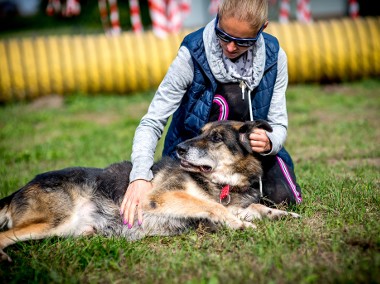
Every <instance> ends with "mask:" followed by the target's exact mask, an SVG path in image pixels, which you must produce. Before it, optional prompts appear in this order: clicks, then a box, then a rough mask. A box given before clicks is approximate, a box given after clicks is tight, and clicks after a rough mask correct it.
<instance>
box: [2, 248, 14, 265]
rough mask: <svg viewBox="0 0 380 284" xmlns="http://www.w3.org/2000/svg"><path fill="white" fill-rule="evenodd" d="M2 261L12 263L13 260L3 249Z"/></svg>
mask: <svg viewBox="0 0 380 284" xmlns="http://www.w3.org/2000/svg"><path fill="white" fill-rule="evenodd" d="M0 261H8V262H12V259H11V258H10V257H9V255H7V254H6V253H5V252H4V251H3V250H2V249H0Z"/></svg>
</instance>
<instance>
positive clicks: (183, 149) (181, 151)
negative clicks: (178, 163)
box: [176, 143, 189, 156]
mask: <svg viewBox="0 0 380 284" xmlns="http://www.w3.org/2000/svg"><path fill="white" fill-rule="evenodd" d="M188 149H189V147H188V146H187V145H186V144H185V143H180V144H178V145H177V147H176V151H177V155H178V156H183V155H185V154H186V152H187V150H188Z"/></svg>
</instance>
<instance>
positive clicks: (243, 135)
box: [239, 120, 273, 153]
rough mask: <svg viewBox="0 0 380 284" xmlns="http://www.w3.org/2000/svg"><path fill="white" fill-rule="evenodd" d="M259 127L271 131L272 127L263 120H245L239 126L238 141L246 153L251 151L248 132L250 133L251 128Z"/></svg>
mask: <svg viewBox="0 0 380 284" xmlns="http://www.w3.org/2000/svg"><path fill="white" fill-rule="evenodd" d="M255 128H261V129H264V130H266V131H268V132H272V131H273V129H272V127H271V126H270V125H269V123H268V122H266V121H265V120H255V121H247V122H245V123H244V124H243V125H242V126H241V127H240V128H239V142H240V144H241V145H242V146H243V148H244V149H246V150H247V151H248V153H252V152H253V151H252V148H251V144H250V142H249V134H251V133H252V131H253V129H255Z"/></svg>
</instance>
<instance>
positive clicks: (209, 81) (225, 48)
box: [120, 0, 301, 228]
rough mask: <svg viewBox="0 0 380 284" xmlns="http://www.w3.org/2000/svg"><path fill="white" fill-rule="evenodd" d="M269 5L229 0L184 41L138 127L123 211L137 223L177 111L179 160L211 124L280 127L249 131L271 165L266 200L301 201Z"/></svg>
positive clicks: (174, 139) (169, 150) (170, 146)
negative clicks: (258, 122) (183, 146)
mask: <svg viewBox="0 0 380 284" xmlns="http://www.w3.org/2000/svg"><path fill="white" fill-rule="evenodd" d="M267 18H268V3H267V1H266V0H224V1H223V2H222V3H221V4H220V6H219V11H218V16H217V17H216V18H215V19H214V20H212V21H211V22H210V23H209V24H207V25H206V26H205V27H204V28H202V29H200V30H198V31H196V32H194V33H191V34H189V35H188V36H187V37H185V39H184V41H183V42H182V44H181V47H180V49H179V51H178V54H177V57H176V58H175V59H174V61H173V63H172V64H171V66H170V68H169V70H168V72H167V74H166V76H165V78H164V79H163V81H162V83H161V84H160V86H159V88H158V90H157V92H156V94H155V96H154V98H153V100H152V102H151V104H150V107H149V109H148V112H147V114H146V115H145V116H144V117H143V118H142V120H141V122H140V125H139V126H138V127H137V129H136V133H135V137H134V142H133V148H132V163H133V169H132V172H131V174H130V185H129V187H128V189H127V191H126V193H125V196H124V199H123V202H122V205H121V210H120V213H121V215H122V216H123V220H124V224H126V225H128V227H129V228H131V227H132V226H133V222H134V216H135V212H136V210H137V213H138V214H137V215H138V223H139V224H141V222H142V221H143V220H142V210H141V209H140V208H139V207H138V204H139V202H141V201H142V200H143V199H144V198H145V196H146V194H147V193H148V192H149V191H150V190H151V189H152V184H151V182H150V181H151V180H152V179H153V174H152V171H151V167H152V165H153V160H154V152H155V149H156V146H157V142H158V140H159V139H160V138H161V135H162V133H163V130H164V127H165V125H166V123H167V121H168V119H169V117H170V116H171V115H172V114H173V118H172V122H171V125H170V127H169V130H168V133H167V135H166V138H165V146H164V151H163V155H164V156H171V157H173V158H176V157H175V147H176V145H178V144H179V143H180V142H182V141H184V140H186V139H189V138H192V137H194V136H196V135H197V134H198V133H199V130H200V129H201V127H202V126H203V125H205V124H206V123H207V122H209V121H213V120H218V119H219V120H220V119H229V120H241V121H246V120H254V119H265V120H267V121H268V122H269V124H270V125H271V126H272V128H273V132H271V133H268V132H266V131H264V130H261V129H258V130H255V131H254V133H251V134H250V143H251V146H252V150H253V151H255V152H257V153H260V154H261V157H262V164H263V168H264V176H263V195H264V197H265V198H266V200H270V201H271V202H273V203H281V202H287V203H299V202H301V193H300V188H299V186H298V185H297V184H296V183H295V175H294V173H293V163H292V160H291V158H290V156H289V154H288V153H287V152H286V151H285V149H284V148H283V144H284V143H285V140H286V135H287V126H288V118H287V110H286V100H285V91H286V87H287V83H288V73H287V58H286V54H285V52H284V51H283V50H282V48H280V47H279V44H278V41H277V39H276V38H274V37H273V36H271V35H269V34H266V33H263V30H264V29H265V28H266V27H267V25H268V21H267Z"/></svg>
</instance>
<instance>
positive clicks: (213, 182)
mask: <svg viewBox="0 0 380 284" xmlns="http://www.w3.org/2000/svg"><path fill="white" fill-rule="evenodd" d="M257 127H259V128H263V129H266V130H268V131H271V127H270V126H269V124H267V123H266V122H264V121H256V122H246V123H243V122H233V121H224V122H214V123H209V124H207V125H206V126H205V127H204V128H203V129H202V133H201V134H200V135H199V136H197V137H195V138H193V139H190V140H187V141H185V142H183V143H181V144H179V145H178V147H177V155H178V158H179V160H178V161H173V160H168V159H164V160H162V161H161V162H159V163H157V164H155V165H154V167H153V172H154V173H155V177H154V179H153V181H152V182H153V190H152V191H151V192H150V193H149V194H148V197H147V198H146V200H145V201H144V202H143V203H142V204H140V205H139V206H143V212H144V213H143V223H142V224H141V225H135V226H134V227H133V228H131V229H128V226H125V225H123V222H122V219H121V217H120V213H119V212H120V204H121V201H122V199H123V196H124V193H125V190H126V189H127V187H128V183H129V180H128V176H129V173H130V171H131V167H132V165H131V163H130V162H121V163H117V164H113V165H111V166H109V167H107V168H105V169H97V168H79V167H75V168H67V169H63V170H58V171H52V172H47V173H43V174H40V175H37V176H36V177H35V178H34V179H33V180H32V181H30V182H29V183H28V184H26V185H25V186H24V187H22V188H21V189H20V190H18V191H16V192H15V193H13V194H12V195H10V196H8V197H5V198H4V199H2V200H0V226H1V227H2V228H5V227H7V228H8V230H5V231H2V232H1V233H0V256H1V259H2V260H8V261H11V259H10V258H9V256H8V255H7V254H6V253H5V252H4V251H3V249H4V248H5V247H7V246H9V245H12V244H14V243H15V242H17V241H24V240H30V239H42V238H46V237H52V236H80V235H91V234H101V235H105V236H111V235H112V236H121V237H125V238H126V239H128V240H136V239H139V238H142V237H144V236H148V235H162V236H163V235H165V236H167V235H176V234H180V233H183V232H185V231H187V230H189V229H190V228H194V227H195V226H197V225H198V224H199V222H206V223H208V224H211V225H226V226H227V227H229V228H232V229H241V228H245V227H254V225H253V224H252V223H251V221H252V220H253V219H257V218H258V219H260V218H262V217H269V218H271V219H275V218H278V217H280V216H285V215H290V216H293V217H299V215H298V214H295V213H290V212H286V211H282V210H278V209H273V208H269V207H266V206H264V205H261V204H258V200H259V190H258V188H257V187H256V188H255V187H254V186H253V185H255V184H257V182H258V180H259V179H260V176H261V175H262V168H261V165H260V162H259V160H258V159H257V157H256V154H255V153H253V152H252V149H251V146H250V145H249V139H248V135H249V133H250V132H251V131H252V130H253V129H254V128H257Z"/></svg>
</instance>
